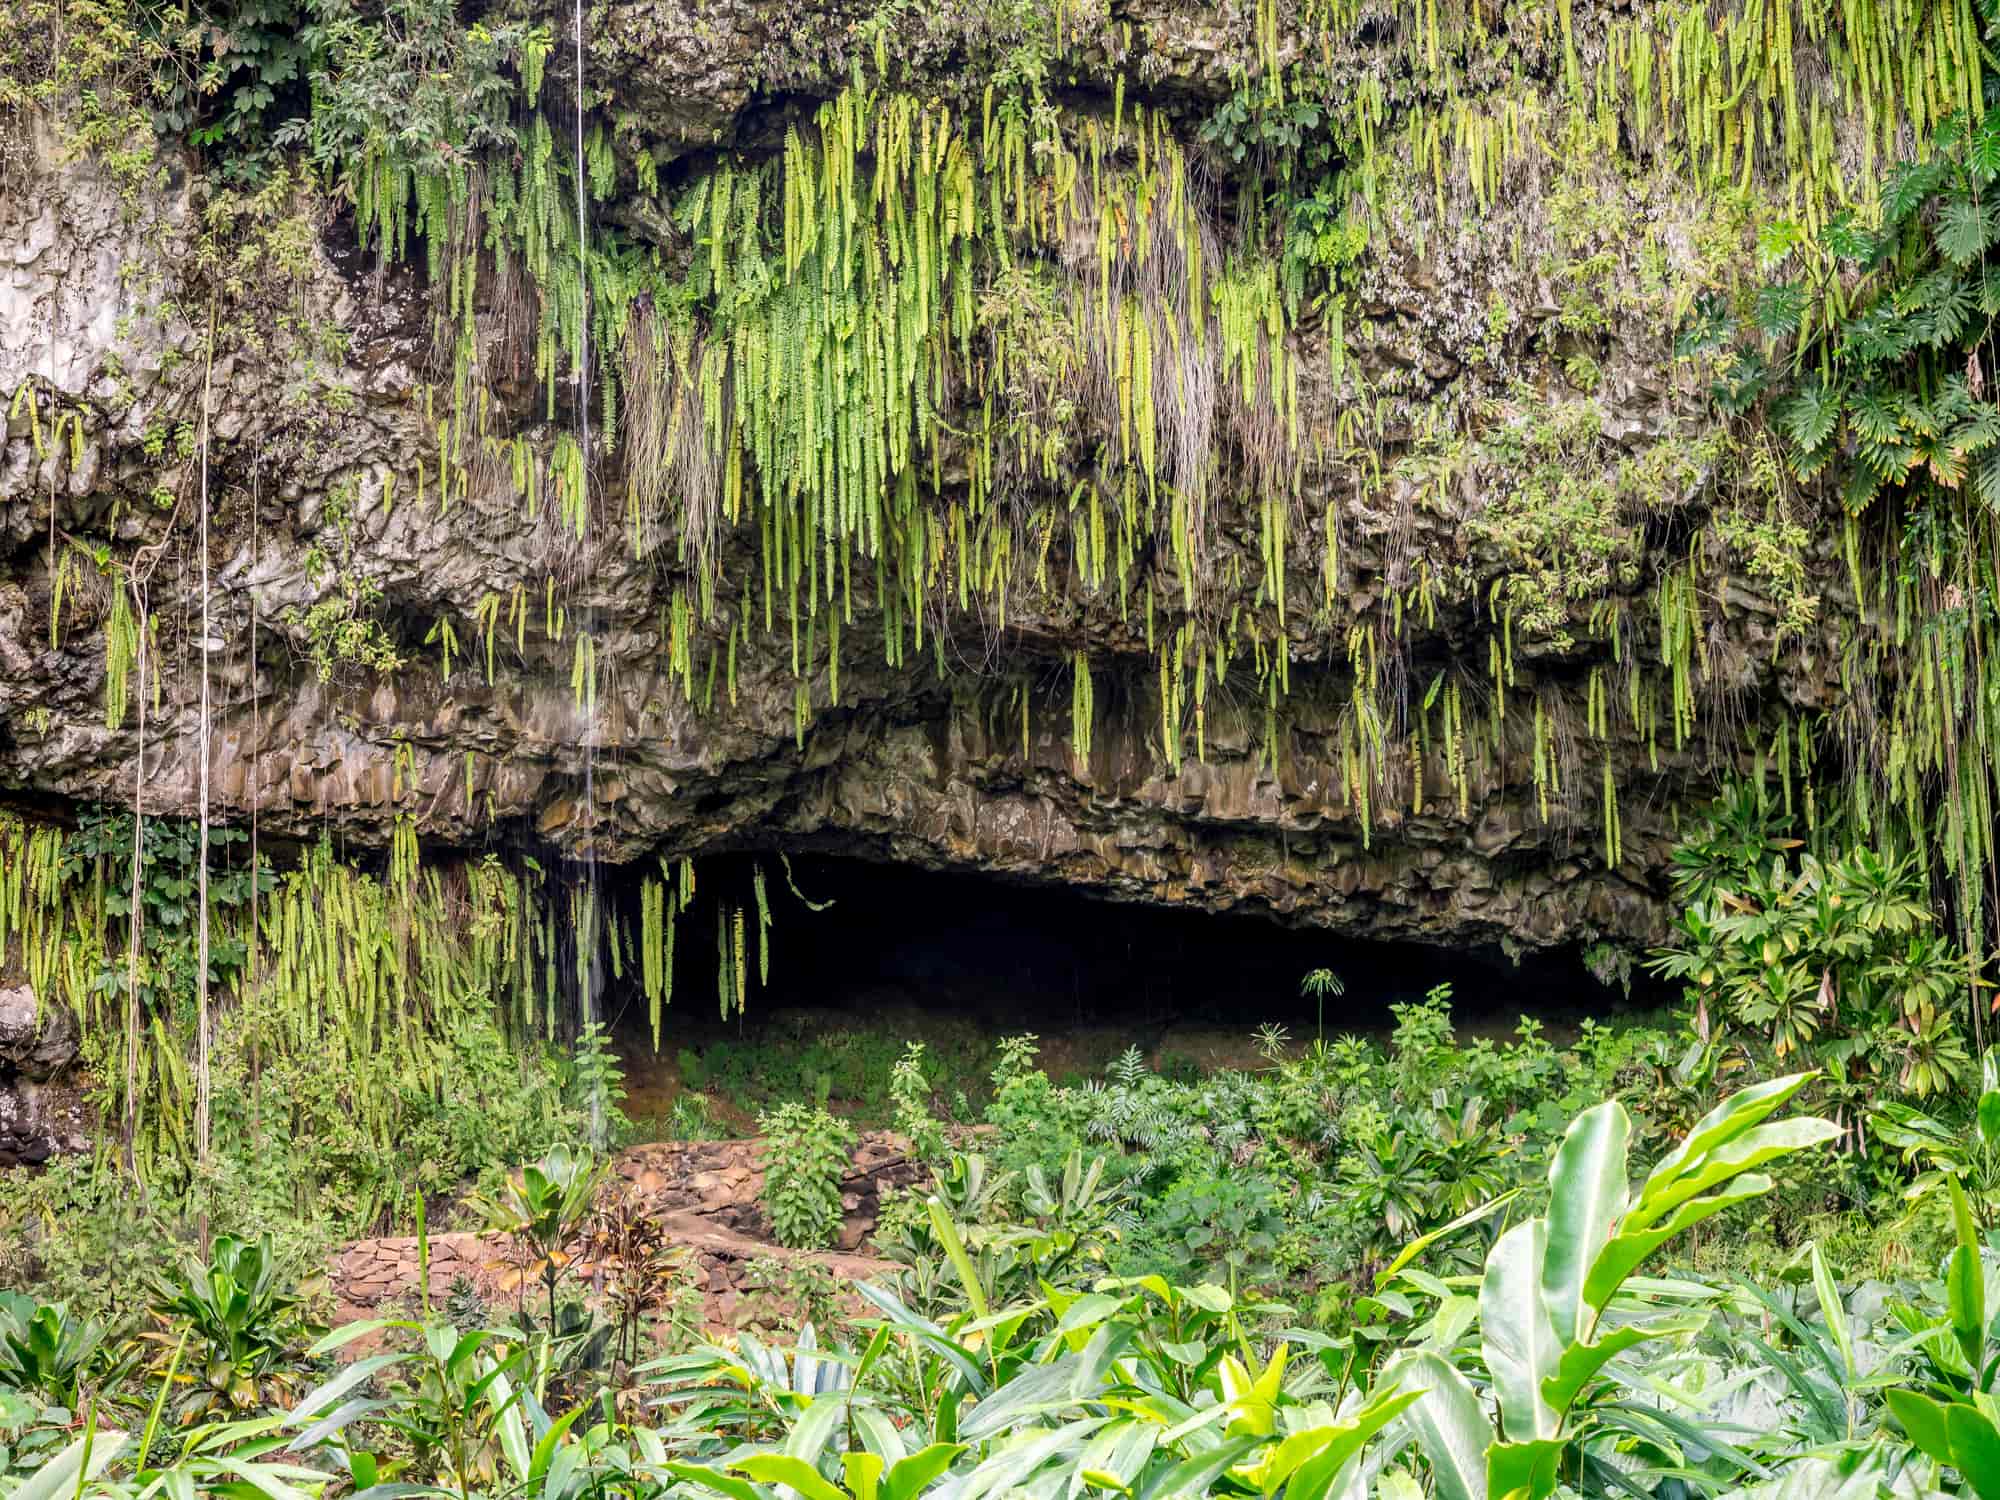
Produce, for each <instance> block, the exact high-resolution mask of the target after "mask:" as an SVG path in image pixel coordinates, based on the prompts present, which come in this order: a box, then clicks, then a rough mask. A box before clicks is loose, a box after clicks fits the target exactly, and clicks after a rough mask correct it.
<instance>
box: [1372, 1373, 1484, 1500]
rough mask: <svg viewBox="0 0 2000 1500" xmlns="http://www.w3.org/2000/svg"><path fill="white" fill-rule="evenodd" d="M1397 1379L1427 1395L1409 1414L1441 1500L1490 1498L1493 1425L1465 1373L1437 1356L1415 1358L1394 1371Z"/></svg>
mask: <svg viewBox="0 0 2000 1500" xmlns="http://www.w3.org/2000/svg"><path fill="white" fill-rule="evenodd" d="M1388 1374H1393V1376H1394V1377H1395V1378H1396V1379H1397V1381H1398V1382H1399V1383H1400V1384H1402V1385H1404V1386H1408V1387H1411V1388H1414V1389H1416V1390H1419V1391H1421V1392H1422V1394H1421V1396H1420V1397H1419V1398H1418V1399H1417V1400H1416V1401H1414V1402H1412V1403H1411V1405H1410V1407H1409V1409H1408V1410H1407V1411H1405V1412H1404V1413H1403V1420H1404V1421H1406V1422H1408V1423H1409V1424H1410V1426H1411V1427H1412V1428H1413V1429H1415V1431H1416V1434H1417V1442H1418V1445H1419V1446H1420V1447H1421V1448H1422V1449H1423V1451H1424V1457H1425V1458H1427V1459H1429V1460H1430V1464H1431V1475H1432V1477H1433V1479H1435V1481H1436V1484H1437V1494H1438V1500H1487V1495H1486V1450H1487V1449H1488V1448H1490V1447H1492V1446H1493V1424H1492V1423H1490V1422H1488V1421H1487V1420H1486V1412H1485V1410H1484V1409H1483V1408H1482V1407H1481V1406H1480V1404H1479V1397H1478V1395H1477V1394H1476V1393H1475V1392H1474V1391H1473V1389H1472V1387H1471V1386H1470V1385H1468V1384H1467V1383H1466V1379H1465V1377H1464V1376H1463V1375H1461V1374H1459V1373H1458V1371H1457V1370H1456V1369H1454V1368H1453V1367H1452V1366H1451V1365H1449V1364H1447V1363H1446V1362H1445V1361H1444V1360H1443V1359H1440V1358H1439V1357H1438V1356H1437V1355H1435V1354H1429V1353H1425V1354H1414V1355H1411V1356H1410V1357H1409V1358H1408V1359H1407V1360H1404V1361H1402V1362H1401V1363H1399V1364H1397V1365H1395V1366H1393V1367H1392V1369H1391V1370H1390V1371H1388V1372H1385V1375H1388Z"/></svg>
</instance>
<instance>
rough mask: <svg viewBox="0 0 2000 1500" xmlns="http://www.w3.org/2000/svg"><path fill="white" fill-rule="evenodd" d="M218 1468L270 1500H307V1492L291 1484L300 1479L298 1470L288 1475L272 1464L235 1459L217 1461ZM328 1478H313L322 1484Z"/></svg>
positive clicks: (314, 1476) (318, 1476)
mask: <svg viewBox="0 0 2000 1500" xmlns="http://www.w3.org/2000/svg"><path fill="white" fill-rule="evenodd" d="M216 1467H217V1468H219V1469H221V1470H222V1471H223V1472H224V1473H226V1474H234V1475H235V1476H236V1477H237V1478H238V1479H241V1480H243V1481H244V1482H246V1483H247V1484H249V1485H251V1486H252V1487H253V1488H255V1489H257V1490H259V1491H261V1492H262V1493H263V1494H265V1495H267V1496H269V1497H270V1500H306V1492H305V1491H304V1490H302V1489H300V1488H299V1487H298V1486H297V1485H295V1484H292V1483H291V1482H290V1480H291V1479H292V1478H296V1477H299V1471H297V1470H293V1471H291V1472H289V1473H287V1472H286V1471H283V1470H280V1469H279V1468H277V1467H276V1466H274V1465H272V1464H252V1463H244V1462H242V1461H241V1460H240V1459H237V1458H234V1457H225V1458H219V1459H217V1460H216ZM306 1472H310V1471H306ZM328 1477H329V1476H327V1475H325V1474H314V1475H313V1478H314V1479H315V1480H316V1481H318V1482H320V1483H324V1482H325V1481H326V1479H327V1478H328Z"/></svg>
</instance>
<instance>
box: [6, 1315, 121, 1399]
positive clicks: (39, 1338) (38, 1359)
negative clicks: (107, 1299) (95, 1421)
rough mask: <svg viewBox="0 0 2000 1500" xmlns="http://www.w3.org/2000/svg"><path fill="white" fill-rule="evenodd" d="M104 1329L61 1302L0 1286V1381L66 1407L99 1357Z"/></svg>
mask: <svg viewBox="0 0 2000 1500" xmlns="http://www.w3.org/2000/svg"><path fill="white" fill-rule="evenodd" d="M103 1345H104V1329H103V1327H102V1325H100V1324H98V1323H96V1322H95V1321H93V1320H91V1319H89V1318H80V1317H78V1316H76V1315H75V1314H74V1313H72V1312H71V1311H70V1310H69V1309H68V1308H67V1307H65V1306H64V1305H63V1304H62V1303H60V1302H37V1301H36V1300H35V1299H34V1298H33V1297H30V1296H27V1295H25V1294H24V1293H21V1292H0V1387H4V1388H5V1389H7V1390H12V1391H18V1392H21V1393H23V1394H25V1395H28V1396H32V1397H33V1398H34V1399H35V1400H37V1401H39V1402H41V1403H42V1404H44V1405H46V1406H59V1407H64V1408H67V1409H69V1410H71V1411H74V1410H76V1409H77V1408H78V1407H79V1406H80V1405H81V1404H82V1396H83V1393H84V1391H85V1388H86V1384H87V1382H88V1381H89V1380H90V1377H91V1376H92V1375H93V1374H94V1373H95V1371H96V1369H97V1367H98V1366H99V1364H100V1363H101V1362H102V1354H103Z"/></svg>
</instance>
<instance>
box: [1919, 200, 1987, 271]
mask: <svg viewBox="0 0 2000 1500" xmlns="http://www.w3.org/2000/svg"><path fill="white" fill-rule="evenodd" d="M1933 233H1934V234H1935V235H1936V238H1937V247H1938V250H1939V252H1940V253H1941V254H1942V255H1943V256H1944V258H1945V259H1946V260H1948V261H1950V262H1951V263H1952V264H1953V265H1955V266H1969V265H1971V264H1972V263H1973V262H1974V261H1975V260H1977V259H1979V256H1980V253H1981V252H1982V251H1984V250H1985V249H1986V247H1987V245H1989V244H1990V243H1992V240H1993V225H1992V223H1991V221H1990V219H1989V218H1988V216H1987V214H1986V213H1985V212H1984V211H1983V210H1982V209H1981V208H1980V205H1979V204H1977V203H1975V202H1973V201H1972V200H1971V199H1969V198H1952V199H1950V200H1948V201H1947V202H1946V203H1945V205H1944V207H1943V208H1941V209H1939V210H1938V217H1937V227H1936V229H1935V230H1934V231H1933Z"/></svg>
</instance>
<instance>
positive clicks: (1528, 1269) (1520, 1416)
mask: <svg viewBox="0 0 2000 1500" xmlns="http://www.w3.org/2000/svg"><path fill="white" fill-rule="evenodd" d="M1547 1244H1548V1226H1547V1225H1546V1224H1545V1223H1544V1222H1543V1221H1542V1220H1541V1219H1529V1220H1527V1221H1526V1222H1525V1223H1521V1224H1516V1225H1515V1226H1514V1227H1513V1228H1512V1229H1510V1230H1508V1231H1507V1232H1506V1233H1505V1234H1503V1235H1501V1236H1500V1239H1499V1241H1498V1242H1497V1243H1496V1244H1495V1245H1494V1246H1493V1250H1492V1253H1491V1254H1489V1255H1488V1256H1487V1257H1486V1274H1485V1275H1484V1276H1482V1277H1481V1278H1480V1282H1479V1330H1480V1336H1481V1339H1482V1341H1483V1342H1484V1345H1485V1353H1486V1368H1487V1369H1488V1370H1489V1371H1490V1372H1491V1373H1492V1375H1493V1389H1494V1391H1495V1393H1496V1394H1497V1395H1498V1396H1499V1398H1500V1425H1501V1426H1502V1427H1503V1428H1504V1429H1505V1430H1506V1434H1507V1437H1508V1439H1509V1440H1510V1441H1512V1442H1516V1443H1521V1442H1529V1441H1532V1440H1534V1439H1537V1438H1551V1437H1554V1436H1555V1435H1556V1428H1557V1426H1558V1420H1559V1419H1558V1418H1557V1415H1556V1413H1555V1411H1554V1410H1553V1409H1552V1408H1551V1407H1550V1406H1549V1404H1548V1403H1547V1402H1546V1401H1544V1400H1543V1399H1542V1383H1543V1382H1544V1381H1546V1380H1547V1379H1548V1378H1549V1377H1550V1376H1551V1375H1552V1374H1554V1373H1555V1368H1556V1361H1557V1359H1558V1358H1559V1357H1560V1356H1561V1353H1562V1345H1561V1343H1560V1342H1559V1341H1558V1340H1557V1338H1556V1332H1555V1328H1554V1326H1553V1325H1552V1324H1551V1323H1550V1322H1549V1313H1548V1308H1547V1307H1546V1306H1544V1305H1543V1302H1542V1257H1543V1252H1544V1249H1545V1248H1546V1246H1547Z"/></svg>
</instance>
